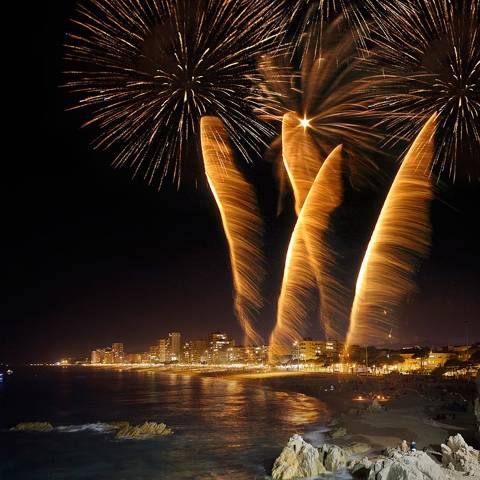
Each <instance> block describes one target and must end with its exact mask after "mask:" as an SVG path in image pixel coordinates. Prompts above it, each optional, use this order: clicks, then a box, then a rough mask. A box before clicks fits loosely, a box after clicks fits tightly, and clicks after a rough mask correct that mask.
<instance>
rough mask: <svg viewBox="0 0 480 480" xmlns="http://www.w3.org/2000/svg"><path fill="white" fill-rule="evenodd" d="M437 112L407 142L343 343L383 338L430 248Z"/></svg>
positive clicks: (359, 281)
mask: <svg viewBox="0 0 480 480" xmlns="http://www.w3.org/2000/svg"><path fill="white" fill-rule="evenodd" d="M436 125H437V114H433V115H432V116H431V117H430V119H429V120H428V121H427V123H426V124H425V125H424V127H423V128H422V130H421V131H420V133H419V134H418V136H417V138H416V139H415V141H414V143H413V144H412V146H411V147H410V150H409V151H408V153H407V155H406V157H405V159H404V160H403V163H402V165H401V167H400V169H399V171H398V173H397V175H396V177H395V180H394V182H393V184H392V187H391V188H390V191H389V192H388V195H387V198H386V200H385V203H384V205H383V207H382V210H381V212H380V216H379V218H378V221H377V224H376V226H375V229H374V231H373V234H372V237H371V239H370V242H369V244H368V247H367V251H366V253H365V256H364V258H363V262H362V265H361V267H360V271H359V274H358V279H357V285H356V291H355V298H354V301H353V306H352V312H351V316H350V327H349V331H348V334H347V341H346V343H347V345H352V344H358V345H374V344H376V343H378V342H379V340H380V339H383V338H386V336H387V333H386V332H388V330H389V329H390V327H391V319H390V318H388V317H387V316H386V315H385V312H388V311H391V310H392V309H393V308H394V307H396V306H397V305H399V304H400V302H401V301H402V299H403V298H405V296H406V295H407V294H408V293H409V292H411V291H412V290H413V289H414V287H415V284H414V282H413V280H412V276H413V274H414V273H415V270H416V265H417V263H418V261H419V259H420V258H422V257H425V256H426V255H427V254H428V250H429V247H430V237H431V226H430V219H429V205H430V200H431V199H432V197H433V191H432V180H431V168H432V162H433V161H434V134H435V130H436Z"/></svg>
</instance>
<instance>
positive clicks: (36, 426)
mask: <svg viewBox="0 0 480 480" xmlns="http://www.w3.org/2000/svg"><path fill="white" fill-rule="evenodd" d="M11 430H14V431H16V432H50V431H51V430H53V425H52V424H51V423H50V422H23V423H19V424H18V425H16V426H15V427H13V428H12V429H11Z"/></svg>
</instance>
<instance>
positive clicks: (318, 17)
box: [283, 0, 378, 50]
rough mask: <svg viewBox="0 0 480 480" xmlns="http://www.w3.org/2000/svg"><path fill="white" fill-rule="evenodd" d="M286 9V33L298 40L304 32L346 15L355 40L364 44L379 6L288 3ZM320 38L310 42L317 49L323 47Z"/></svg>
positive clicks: (317, 0)
mask: <svg viewBox="0 0 480 480" xmlns="http://www.w3.org/2000/svg"><path fill="white" fill-rule="evenodd" d="M284 3H285V4H284V6H283V10H284V11H285V16H284V21H285V24H286V30H287V32H289V33H290V35H291V36H292V37H293V38H294V39H296V40H294V42H295V41H298V40H299V39H300V38H301V37H302V36H303V34H304V33H306V32H309V31H310V30H311V29H312V27H313V28H316V27H318V26H321V27H322V26H323V25H326V24H327V23H328V22H330V21H331V20H332V19H334V18H335V17H337V16H338V15H343V16H344V17H345V19H346V20H347V25H346V26H345V27H347V26H348V28H350V29H351V30H352V31H353V32H354V34H355V38H356V39H357V40H359V42H360V44H363V43H364V37H365V35H366V33H367V32H368V20H367V19H368V17H369V14H370V13H374V12H375V11H376V8H377V3H378V2H376V1H374V0H361V1H359V0H285V2H284ZM318 40H319V39H318V37H317V38H315V37H310V38H309V40H308V41H309V43H311V45H312V46H313V48H314V49H315V50H317V49H318V48H319V47H320V42H319V41H318Z"/></svg>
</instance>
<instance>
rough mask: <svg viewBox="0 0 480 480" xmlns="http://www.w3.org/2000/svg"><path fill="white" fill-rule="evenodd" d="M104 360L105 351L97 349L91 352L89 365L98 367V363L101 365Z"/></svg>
mask: <svg viewBox="0 0 480 480" xmlns="http://www.w3.org/2000/svg"><path fill="white" fill-rule="evenodd" d="M104 359H105V349H104V348H97V349H96V350H93V351H92V355H91V358H90V363H92V364H93V365H98V364H100V363H103V360H104Z"/></svg>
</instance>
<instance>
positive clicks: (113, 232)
mask: <svg viewBox="0 0 480 480" xmlns="http://www.w3.org/2000/svg"><path fill="white" fill-rule="evenodd" d="M41 3H42V9H41V10H40V8H39V9H38V11H35V12H31V13H32V19H31V20H32V21H31V24H30V23H29V24H28V28H25V31H26V33H25V34H24V35H25V38H24V42H25V47H23V46H22V49H23V52H22V54H21V55H20V60H18V59H17V60H16V61H17V62H19V63H20V64H21V65H20V69H19V70H18V72H19V74H18V78H13V79H11V81H12V83H14V84H15V85H12V86H13V88H14V91H16V90H17V89H18V90H19V92H20V97H21V100H19V102H18V105H17V108H16V109H15V113H14V114H13V115H12V117H11V119H10V126H11V127H13V129H12V130H13V131H12V135H14V136H15V138H14V139H13V137H12V138H7V139H6V141H5V143H4V148H6V147H7V145H8V146H9V145H13V146H14V148H13V150H11V151H10V152H9V153H6V152H4V164H5V170H4V179H5V180H6V182H5V183H6V186H5V187H4V188H3V189H2V195H3V199H2V204H3V207H4V215H3V222H2V223H3V228H2V230H3V235H2V241H3V242H4V245H3V247H2V254H3V257H4V258H3V261H2V264H3V265H4V266H5V267H6V275H5V278H6V288H4V289H3V292H4V293H5V298H4V299H3V300H2V301H1V302H0V309H1V310H0V318H1V325H2V330H1V334H0V362H2V361H33V360H56V359H58V358H60V357H62V356H67V355H68V356H69V355H73V356H82V355H83V356H85V355H87V354H88V352H89V351H90V350H91V349H92V348H94V347H98V346H102V345H106V344H110V343H112V342H113V341H124V342H125V343H126V346H127V349H129V350H130V351H132V350H137V349H142V348H145V347H147V346H148V345H149V344H150V343H151V342H153V341H154V340H155V339H156V338H158V337H162V336H165V335H166V334H167V332H168V331H171V330H180V331H181V332H182V333H184V334H185V336H187V337H203V336H206V335H207V334H208V333H209V332H210V331H214V330H219V329H224V330H226V331H228V332H230V333H231V334H232V335H233V336H234V337H235V338H237V339H238V340H240V338H241V335H240V329H239V328H238V326H237V324H236V321H235V319H234V315H233V312H232V287H231V279H230V271H229V261H228V251H227V246H226V243H225V240H224V238H223V234H222V231H221V228H220V221H219V216H218V214H217V212H216V209H215V206H214V204H213V202H212V199H211V197H210V195H209V193H208V191H207V190H206V189H205V187H204V185H203V184H202V183H200V186H199V188H198V189H197V190H195V189H194V188H193V187H192V185H191V184H190V183H188V182H186V184H185V185H184V186H183V187H182V189H181V190H180V192H177V191H176V189H175V188H174V187H172V186H169V185H166V187H165V188H164V189H163V190H162V191H160V192H158V191H157V190H156V189H155V188H154V187H149V186H147V185H146V184H145V182H144V181H143V180H142V179H134V180H132V178H131V173H130V172H129V171H128V170H114V169H112V168H111V167H110V166H109V164H110V161H111V159H112V158H111V154H110V153H109V152H98V151H94V150H93V149H92V148H91V147H90V146H89V142H90V140H91V138H92V137H91V134H92V132H91V131H90V132H86V131H83V130H80V129H79V125H80V123H81V118H80V116H79V115H78V114H75V113H72V112H65V108H66V106H67V105H68V98H67V93H66V92H64V91H63V90H61V89H60V88H59V85H60V84H61V83H62V76H61V73H60V72H61V70H62V68H64V64H63V63H62V60H61V57H62V43H63V41H64V32H65V31H66V30H67V19H68V18H69V16H71V13H72V8H73V5H74V2H73V1H62V2H57V1H53V0H50V1H47V2H41ZM28 8H30V7H28ZM13 140H14V141H13ZM192 161H195V160H194V159H193V160H192ZM257 168H258V169H259V172H256V173H255V178H257V185H258V186H259V188H260V189H261V191H262V208H263V210H264V213H265V217H266V218H267V237H266V249H267V252H268V265H267V266H268V269H269V272H270V274H269V277H268V283H267V287H266V291H265V295H266V301H267V307H266V308H265V309H264V311H263V312H262V315H261V318H260V324H261V325H262V327H261V330H262V333H263V334H264V335H266V334H268V333H269V331H270V328H271V327H272V325H273V322H274V305H275V302H276V291H277V290H278V288H279V285H278V284H279V277H280V274H281V268H282V263H283V258H282V252H283V249H284V248H285V245H286V241H287V239H288V233H289V222H290V221H291V215H289V214H288V213H286V214H285V215H283V217H282V218H281V219H280V220H276V219H275V215H274V213H273V212H274V208H273V203H274V200H273V198H274V187H273V186H272V185H273V183H272V182H270V181H269V180H270V176H269V172H270V167H269V165H268V164H263V165H261V166H260V167H257ZM380 195H381V193H380ZM439 197H440V199H441V200H437V201H436V202H435V203H434V205H433V226H434V239H433V248H432V255H431V257H430V258H429V259H428V260H427V261H425V262H424V263H423V264H422V267H421V270H420V273H419V275H418V286H419V292H418V293H417V295H416V296H414V297H411V298H410V299H409V302H408V304H407V305H405V307H404V308H402V309H401V311H400V312H399V322H400V323H401V325H402V327H401V336H402V338H403V339H405V343H422V342H429V343H447V342H448V343H460V342H463V341H464V339H465V325H466V324H465V322H466V321H468V324H469V331H470V339H471V340H477V341H478V340H480V321H479V319H480V293H479V291H480V274H479V271H480V260H479V245H480V233H479V231H480V229H479V228H478V221H479V213H478V212H479V207H480V188H479V187H478V186H467V185H455V186H444V187H442V188H441V190H440V193H439ZM359 199H360V197H359ZM353 225H354V224H353V223H352V236H351V239H353V241H355V240H356V236H357V235H358V244H359V245H358V248H359V250H361V248H362V242H364V241H365V239H364V238H363V237H362V235H361V234H360V233H357V231H356V229H355V228H354V227H353ZM365 228H367V229H368V228H369V226H368V223H367V224H366V227H365ZM354 268H355V266H352V269H354Z"/></svg>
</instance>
